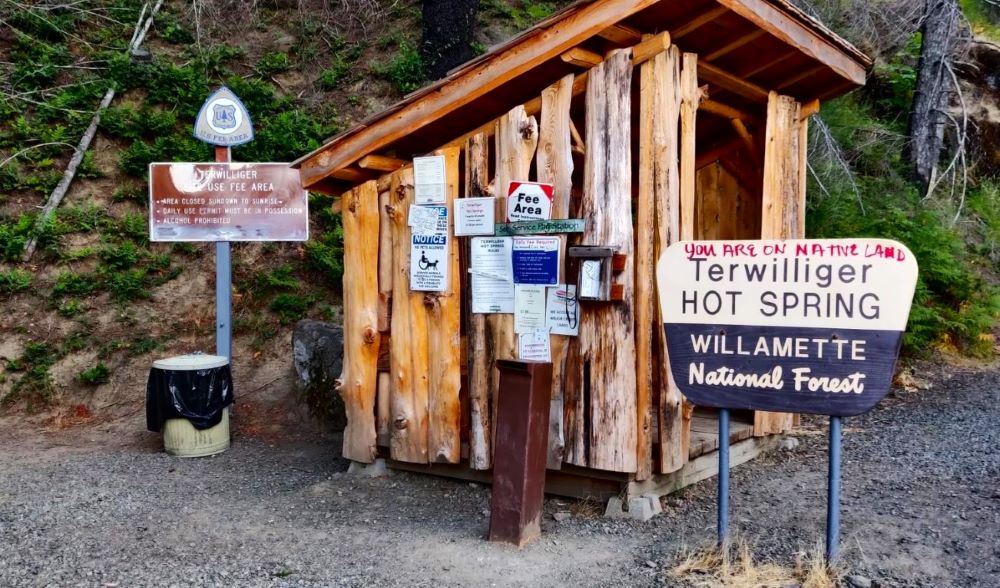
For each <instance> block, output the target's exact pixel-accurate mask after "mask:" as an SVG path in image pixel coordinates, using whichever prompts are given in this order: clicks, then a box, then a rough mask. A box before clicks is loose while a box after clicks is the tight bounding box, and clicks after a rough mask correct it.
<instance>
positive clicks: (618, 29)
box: [597, 24, 642, 45]
mask: <svg viewBox="0 0 1000 588" xmlns="http://www.w3.org/2000/svg"><path fill="white" fill-rule="evenodd" d="M597 36H599V37H601V38H603V39H607V40H608V41H611V42H612V43H616V44H618V45H635V44H636V43H638V42H639V41H640V40H642V33H640V32H639V31H638V30H636V29H634V28H632V27H630V26H626V25H623V24H614V25H611V26H610V27H608V28H606V29H604V30H603V31H601V32H599V33H597Z"/></svg>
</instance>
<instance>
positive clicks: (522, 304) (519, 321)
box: [514, 284, 545, 335]
mask: <svg viewBox="0 0 1000 588" xmlns="http://www.w3.org/2000/svg"><path fill="white" fill-rule="evenodd" d="M544 329H545V286H525V285H521V284H516V285H515V286H514V332H515V333H517V334H518V335H521V334H524V333H532V332H534V331H540V330H544Z"/></svg>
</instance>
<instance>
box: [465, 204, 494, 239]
mask: <svg viewBox="0 0 1000 588" xmlns="http://www.w3.org/2000/svg"><path fill="white" fill-rule="evenodd" d="M495 213H496V199H495V198H492V197H486V198H459V199H458V200H455V235H457V236H459V237H466V236H472V235H492V234H493V224H494V223H493V218H494V217H495Z"/></svg>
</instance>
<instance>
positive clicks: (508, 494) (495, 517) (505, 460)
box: [489, 359, 552, 547]
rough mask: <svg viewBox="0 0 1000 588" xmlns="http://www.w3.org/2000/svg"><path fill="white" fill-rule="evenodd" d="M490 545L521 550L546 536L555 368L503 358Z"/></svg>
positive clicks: (500, 366) (549, 365) (498, 405)
mask: <svg viewBox="0 0 1000 588" xmlns="http://www.w3.org/2000/svg"><path fill="white" fill-rule="evenodd" d="M497 367H498V368H499V369H500V386H499V391H498V394H499V397H498V398H497V417H496V419H497V420H496V445H495V446H494V449H493V492H492V497H491V507H490V536H489V540H490V541H496V542H503V543H513V544H514V545H517V546H518V547H523V546H524V545H526V544H527V543H528V542H530V541H531V540H533V539H535V538H537V537H538V536H539V535H541V533H542V499H543V497H544V494H545V461H546V457H547V447H548V442H549V399H550V396H551V394H552V364H551V363H536V362H528V361H518V360H509V359H501V360H497Z"/></svg>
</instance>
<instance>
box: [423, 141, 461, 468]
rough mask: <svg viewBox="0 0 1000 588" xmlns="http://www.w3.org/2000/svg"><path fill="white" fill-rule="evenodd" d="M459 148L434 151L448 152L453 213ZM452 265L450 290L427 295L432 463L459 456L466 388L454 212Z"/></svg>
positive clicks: (450, 229)
mask: <svg viewBox="0 0 1000 588" xmlns="http://www.w3.org/2000/svg"><path fill="white" fill-rule="evenodd" d="M460 153H461V149H459V148H458V147H449V148H447V149H442V150H440V151H436V152H434V154H435V155H443V156H444V164H445V188H446V191H445V197H446V202H447V205H448V209H449V210H452V211H454V210H455V206H454V202H455V199H456V198H458V171H459V170H458V166H459V162H458V159H459V155H460ZM448 233H449V235H450V239H449V252H448V255H449V257H450V260H449V263H450V269H449V271H448V282H449V285H448V286H449V287H448V292H434V293H425V294H424V309H425V311H426V313H427V349H428V350H433V352H432V353H431V354H430V357H429V363H428V370H427V371H428V390H427V452H428V455H427V457H428V460H429V461H430V462H431V463H458V462H459V460H461V443H462V441H461V420H462V414H461V404H460V402H459V390H460V389H461V386H462V368H461V363H462V347H461V332H462V288H461V279H462V276H461V275H460V270H459V256H458V240H457V239H456V238H455V219H454V215H453V214H452V215H449V218H448Z"/></svg>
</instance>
